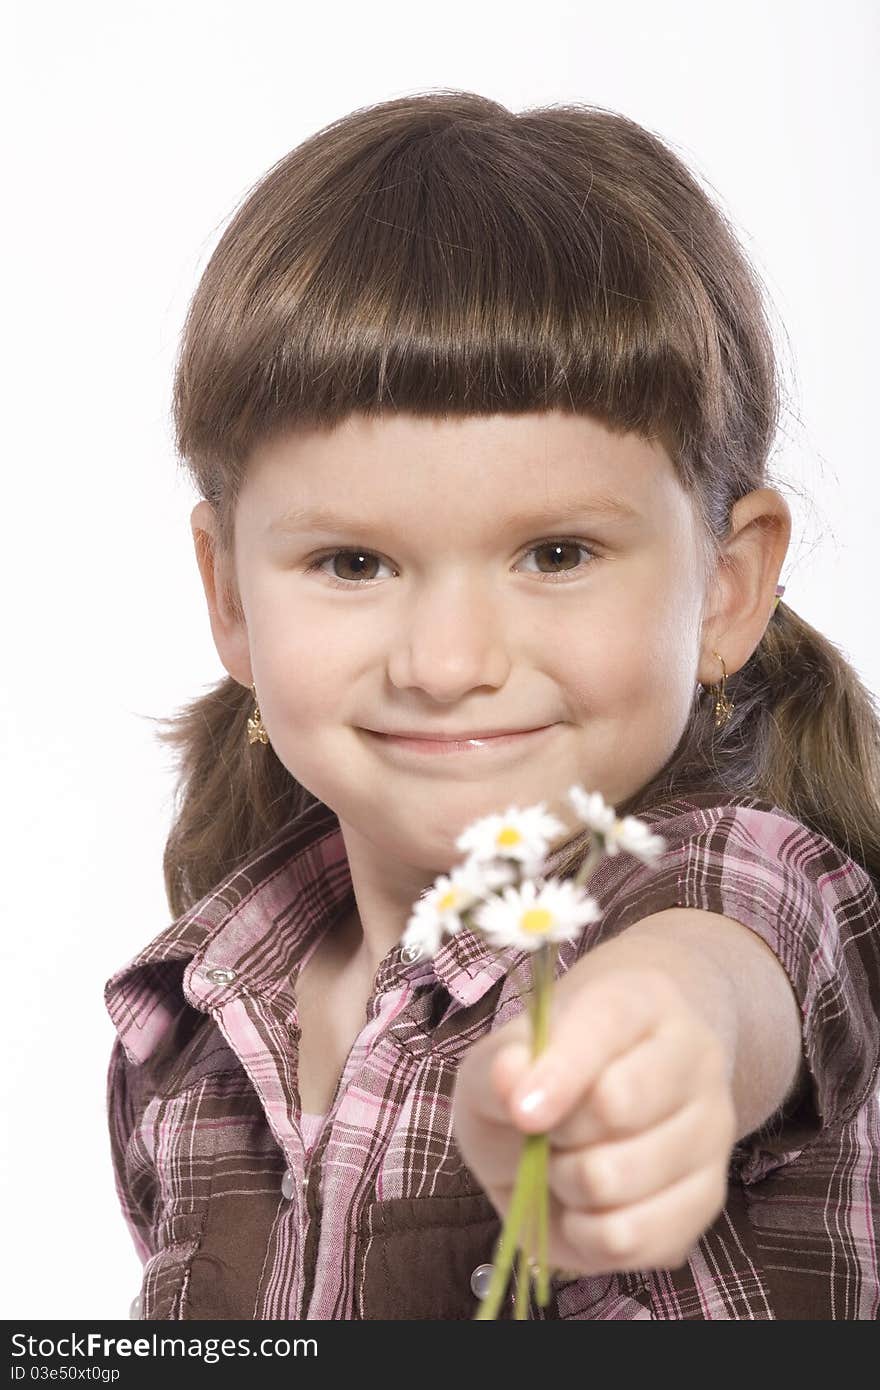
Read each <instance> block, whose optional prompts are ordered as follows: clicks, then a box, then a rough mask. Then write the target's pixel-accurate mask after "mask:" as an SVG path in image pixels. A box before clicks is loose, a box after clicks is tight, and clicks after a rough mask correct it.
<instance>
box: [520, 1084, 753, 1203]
mask: <svg viewBox="0 0 880 1390" xmlns="http://www.w3.org/2000/svg"><path fill="white" fill-rule="evenodd" d="M733 1131H734V1120H733V1117H732V1107H731V1106H730V1105H729V1104H728V1105H725V1104H724V1103H723V1097H720V1098H719V1103H718V1105H717V1107H716V1110H715V1111H714V1113H713V1112H711V1111H710V1112H707V1108H706V1105H705V1104H702V1103H699V1102H694V1103H693V1104H691V1105H687V1106H685V1107H684V1108H683V1109H681V1110H679V1111H677V1112H676V1113H675V1114H674V1115H673V1116H671V1117H670V1118H669V1119H666V1120H664V1121H663V1122H662V1123H661V1124H659V1125H655V1126H654V1127H653V1129H649V1130H647V1131H646V1132H645V1133H643V1134H639V1135H637V1136H636V1137H635V1138H631V1139H625V1140H623V1141H621V1142H619V1143H613V1144H594V1145H591V1146H590V1147H588V1148H586V1149H578V1150H573V1151H571V1152H565V1153H558V1152H557V1151H556V1150H555V1149H554V1148H553V1147H551V1149H550V1155H549V1160H548V1164H547V1181H548V1184H549V1187H550V1190H551V1191H552V1192H554V1193H555V1194H556V1196H557V1197H558V1198H559V1200H560V1201H561V1202H562V1204H563V1206H565V1207H569V1208H571V1209H574V1210H579V1211H607V1210H608V1209H610V1208H614V1207H621V1206H630V1205H632V1204H633V1203H634V1202H638V1201H642V1200H644V1199H645V1198H647V1197H651V1196H653V1195H654V1194H655V1193H658V1192H662V1191H663V1190H664V1188H667V1187H671V1186H673V1184H675V1183H676V1182H679V1181H681V1179H682V1178H684V1177H686V1176H687V1174H688V1173H691V1172H693V1170H694V1168H699V1167H701V1166H703V1165H704V1164H708V1163H709V1162H710V1161H711V1160H712V1159H713V1158H717V1157H718V1155H719V1153H720V1152H721V1150H722V1149H723V1148H725V1146H727V1147H729V1144H728V1142H727V1141H728V1138H729V1141H730V1144H732V1143H733V1138H734V1134H733Z"/></svg>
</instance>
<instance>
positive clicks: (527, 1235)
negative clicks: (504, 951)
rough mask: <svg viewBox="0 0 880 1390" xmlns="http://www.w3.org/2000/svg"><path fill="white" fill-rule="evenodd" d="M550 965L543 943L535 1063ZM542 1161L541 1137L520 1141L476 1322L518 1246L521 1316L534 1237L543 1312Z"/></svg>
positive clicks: (491, 1313) (492, 1302)
mask: <svg viewBox="0 0 880 1390" xmlns="http://www.w3.org/2000/svg"><path fill="white" fill-rule="evenodd" d="M554 959H555V952H554V951H553V949H552V943H550V942H544V943H543V945H541V946H540V947H539V948H538V950H537V951H536V952H535V955H534V957H533V970H532V983H533V988H532V994H531V997H530V999H529V1011H530V1013H531V1019H532V1057H533V1059H534V1058H537V1057H539V1056H540V1054H541V1053H542V1052H543V1051H544V1049H545V1047H546V1046H547V1039H548V1034H549V1029H550V999H551V991H552V986H553V966H554ZM548 1155H549V1140H548V1138H547V1135H546V1134H527V1135H526V1136H525V1142H524V1145H523V1154H522V1157H521V1159H520V1162H519V1168H518V1169H517V1176H516V1183H515V1186H514V1190H513V1196H512V1197H511V1202H510V1207H509V1208H508V1212H507V1217H506V1219H505V1221H504V1224H503V1226H502V1229H501V1235H500V1237H499V1240H498V1245H497V1247H496V1253H495V1260H494V1269H493V1272H492V1279H491V1281H490V1284H489V1288H488V1290H487V1292H486V1294H485V1296H484V1298H483V1300H482V1302H481V1303H480V1306H479V1308H478V1310H477V1312H476V1314H475V1317H476V1318H477V1319H479V1320H486V1319H492V1318H496V1317H497V1316H498V1310H499V1308H500V1306H501V1300H502V1298H503V1296H504V1291H505V1289H506V1288H507V1284H508V1280H509V1277H510V1271H511V1268H512V1266H513V1261H514V1259H515V1257H516V1253H517V1247H518V1246H519V1248H520V1259H519V1278H518V1281H517V1290H516V1302H515V1311H514V1316H515V1317H516V1318H524V1317H525V1316H526V1314H527V1307H528V1304H527V1300H528V1289H529V1280H530V1276H531V1265H530V1251H531V1246H532V1241H533V1239H535V1237H537V1243H538V1267H537V1276H536V1282H537V1298H538V1302H539V1304H540V1306H541V1307H544V1306H545V1305H546V1303H547V1302H548V1300H549V1297H550V1272H549V1267H548V1261H547V1227H548V1207H549V1194H548V1191H547V1161H548Z"/></svg>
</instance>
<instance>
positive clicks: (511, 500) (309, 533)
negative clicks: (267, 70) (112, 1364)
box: [106, 92, 880, 1319]
mask: <svg viewBox="0 0 880 1390" xmlns="http://www.w3.org/2000/svg"><path fill="white" fill-rule="evenodd" d="M777 382H778V378H777V372H776V367H775V363H774V357H773V351H772V347H771V336H770V332H769V329H768V324H767V318H766V314H765V309H764V306H763V303H762V296H761V292H760V288H759V285H758V283H757V281H756V278H755V276H754V273H753V271H752V270H751V268H750V267H749V265H748V264H747V262H746V259H745V257H744V255H743V252H742V251H741V249H740V248H739V247H738V245H737V244H736V241H735V239H734V237H733V235H732V233H731V230H730V228H729V226H728V225H727V224H726V223H725V221H724V219H723V218H722V216H721V215H720V213H719V211H718V210H717V208H716V207H715V206H714V205H713V204H712V203H711V202H710V200H709V199H708V198H707V196H706V194H705V193H704V192H703V191H702V189H701V188H700V187H699V185H698V183H697V181H696V180H695V178H694V177H693V176H692V175H691V174H690V173H689V172H688V171H687V170H686V169H685V168H684V167H683V166H682V164H681V162H680V161H679V160H678V159H677V158H676V157H675V155H674V154H673V153H671V151H670V150H669V149H668V148H667V147H666V146H665V145H664V144H663V143H662V142H661V141H660V140H659V139H658V138H656V137H655V136H654V135H652V134H651V133H649V132H648V131H646V130H644V129H642V128H641V127H640V126H638V125H636V124H635V123H634V122H632V121H630V120H627V119H625V118H624V117H622V116H620V115H617V114H614V113H612V112H608V111H605V110H601V109H597V108H591V107H586V106H577V105H575V106H569V107H553V108H550V109H544V110H533V111H527V112H524V113H522V114H512V113H511V112H509V111H508V110H506V109H505V108H504V107H503V106H501V105H499V104H498V103H497V102H494V101H491V100H487V99H484V98H482V97H480V96H476V95H471V94H468V93H459V92H440V93H430V94H426V95H419V96H415V97H406V98H402V99H399V100H394V101H390V102H387V103H384V104H381V105H378V106H374V107H372V108H368V109H364V110H359V111H356V112H354V113H353V114H352V115H350V116H348V117H347V118H345V119H342V120H340V121H338V122H336V123H334V124H332V125H331V126H329V127H328V128H326V129H324V130H321V131H319V132H318V133H317V134H316V135H314V136H312V137H311V138H309V139H307V140H306V141H305V142H304V143H303V144H302V145H300V146H299V147H298V148H296V149H295V150H293V151H292V152H291V153H290V154H289V155H288V156H287V157H286V158H284V159H282V160H281V161H280V162H279V163H278V164H277V165H276V166H275V167H274V168H272V169H271V170H270V171H269V172H268V174H267V175H266V176H265V177H264V178H263V179H262V180H261V181H260V182H259V183H258V184H257V186H256V187H255V188H254V189H253V190H252V192H251V193H250V195H249V196H248V197H247V199H246V200H245V201H244V203H243V205H242V206H241V207H240V208H239V209H238V211H237V213H236V215H235V216H234V218H233V219H232V221H231V223H230V225H229V227H228V228H227V230H226V231H225V233H224V235H223V236H222V238H221V240H220V242H219V244H218V246H217V248H216V250H215V251H214V253H213V256H212V257H211V260H210V262H209V264H208V266H207V268H206V270H205V272H204V274H203V276H202V279H201V282H200V284H199V286H198V288H197V290H196V293H195V296H194V299H193V301H192V304H191V307H190V311H189V314H188V317H187V321H186V325H185V331H184V335H183V342H182V347H181V352H180V357H179V362H178V366H177V372H176V378H175V384H174V413H175V424H176V432H177V444H178V448H179V452H180V454H181V456H182V458H183V459H184V460H185V462H186V464H187V466H188V467H189V469H190V471H191V474H192V477H193V479H194V481H195V483H196V485H197V487H198V489H199V493H200V498H201V500H200V501H199V502H198V504H197V506H196V507H195V508H194V510H193V513H192V531H193V538H194V544H195V551H196V558H197V562H198V566H199V572H200V576H201V580H202V583H203V585H204V589H205V594H206V598H207V604H208V609H209V616H210V622H211V627H212V632H213V636H214V640H215V643H216V646H217V650H218V653H219V655H220V657H221V660H222V662H223V665H224V667H225V669H226V671H227V673H228V676H227V678H226V679H224V680H222V681H221V682H219V683H218V684H217V686H216V687H215V688H214V689H213V690H211V691H210V692H209V693H208V694H207V695H205V696H202V697H199V698H198V699H196V700H195V701H194V702H192V703H191V704H190V705H189V707H188V708H187V709H185V710H184V711H183V713H182V714H181V715H180V717H179V718H178V719H177V720H176V721H174V722H173V723H172V725H171V727H170V729H169V730H168V731H166V732H165V734H164V735H163V737H165V738H167V739H170V740H171V741H172V742H173V744H174V745H175V746H176V747H177V748H178V749H179V752H180V755H181V800H180V804H179V807H178V810H177V817H176V821H175V824H174V826H173V828H172V832H171V835H170V837H169V840H168V844H167V848H166V852H165V860H164V868H165V878H166V885H167V892H168V899H169V903H170V906H171V910H172V913H173V914H174V916H175V919H176V920H175V921H174V922H173V923H172V925H171V926H170V927H168V928H167V929H166V930H165V931H163V932H162V933H161V934H160V935H159V936H158V937H157V938H156V939H155V940H154V941H152V942H151V943H150V944H149V945H147V946H146V947H145V948H144V950H142V951H141V952H140V953H139V955H137V956H136V957H135V958H134V960H132V961H131V962H129V963H128V964H127V965H126V966H124V967H123V968H122V969H121V970H120V971H118V972H117V973H116V974H115V975H114V976H113V978H112V979H111V980H109V981H108V983H107V986H106V1001H107V1006H108V1009H109V1012H110V1015H111V1017H112V1019H113V1022H114V1024H115V1025H116V1028H117V1030H118V1039H116V1040H115V1041H114V1046H113V1051H112V1057H111V1062H110V1070H109V1078H108V1103H109V1117H110V1134H111V1141H112V1153H113V1160H114V1165H115V1172H116V1180H117V1186H118V1192H119V1198H120V1201H121V1204H122V1209H123V1212H124V1214H125V1217H126V1219H127V1221H128V1223H129V1225H130V1228H131V1231H132V1235H133V1238H134V1241H135V1244H136V1247H137V1249H138V1252H139V1254H140V1256H141V1259H142V1261H143V1263H144V1270H143V1282H142V1287H141V1291H140V1293H139V1294H138V1295H137V1296H136V1298H135V1299H134V1302H133V1305H132V1313H133V1315H134V1316H141V1317H145V1318H159V1319H199V1318H216V1319H219V1318H239V1319H265V1318H272V1319H274V1318H279V1319H302V1318H305V1319H312V1318H324V1319H373V1318H393V1319H403V1318H441V1319H456V1318H457V1319H464V1318H471V1317H472V1316H473V1314H474V1312H475V1311H476V1308H477V1304H478V1300H479V1297H480V1296H481V1294H482V1293H483V1292H484V1291H485V1289H486V1286H487V1283H488V1278H489V1275H490V1274H491V1261H492V1256H493V1250H494V1246H495V1241H496V1239H497V1237H498V1233H499V1230H500V1225H501V1217H502V1216H503V1214H504V1212H505V1211H506V1209H507V1205H508V1203H509V1199H510V1192H511V1187H512V1184H513V1176H514V1172H515V1168H516V1163H517V1160H518V1157H519V1154H520V1151H521V1147H522V1141H523V1135H524V1134H525V1133H526V1132H527V1131H528V1130H529V1129H530V1128H532V1129H543V1128H546V1129H548V1131H549V1132H550V1135H551V1146H552V1147H551V1162H550V1177H549V1181H550V1190H551V1231H550V1251H549V1254H550V1262H551V1264H552V1265H553V1266H554V1268H555V1271H556V1273H555V1277H554V1280H553V1283H552V1297H551V1300H550V1303H549V1305H548V1306H547V1307H545V1308H540V1307H538V1306H537V1305H536V1303H535V1302H534V1301H533V1302H532V1305H531V1316H533V1317H541V1318H563V1319H564V1318H652V1317H653V1318H876V1317H877V1316H878V1312H880V1286H878V1275H877V1268H878V1250H877V1244H878V1240H877V1221H876V1216H877V1200H878V1199H877V1192H878V1187H877V1177H878V1151H880V1132H878V1114H877V1104H876V1099H875V1093H876V1088H877V1083H878V1074H880V1063H878V1051H880V1025H878V1021H877V1020H878V1005H880V947H878V941H880V900H878V896H877V886H878V879H880V818H878V807H880V767H878V746H880V740H878V717H877V711H876V709H875V708H874V706H873V704H872V700H871V697H870V695H869V694H868V692H867V691H866V690H865V688H864V687H863V686H862V684H861V683H860V682H859V679H858V677H857V675H856V673H855V671H854V670H853V668H852V667H851V666H850V665H849V664H848V663H847V662H846V660H845V659H844V658H843V656H842V655H841V653H840V652H839V651H838V649H837V648H836V647H835V646H834V645H833V644H832V643H831V642H830V641H828V640H826V639H825V638H824V637H823V636H822V635H821V634H820V633H819V632H817V631H816V630H815V629H814V628H812V627H811V626H810V625H809V624H808V623H807V622H805V621H804V620H803V619H801V618H800V617H798V616H797V615H796V614H795V613H794V612H793V611H792V610H791V609H790V608H789V607H788V606H787V605H785V604H779V605H778V606H777V587H776V586H777V581H778V579H779V573H780V569H781V566H782V563H783V560H784V557H785V554H786V551H787V547H788V543H789V539H790V531H791V518H790V513H789V510H788V507H787V505H786V503H785V501H784V500H783V498H782V497H781V494H780V493H779V492H778V491H776V490H775V489H773V488H771V487H769V486H767V458H768V454H769V451H770V448H771V445H772V443H773V440H774V435H775V431H776V428H777V408H778V400H777V390H778V385H777ZM502 735H504V736H503V737H502ZM574 781H577V782H580V783H582V784H583V785H584V786H585V787H586V788H588V789H589V790H591V791H594V790H597V791H601V793H602V794H603V796H604V797H605V799H606V800H607V801H608V802H609V803H611V804H612V805H613V806H614V807H615V809H616V811H617V814H618V816H620V817H622V816H624V815H628V814H631V815H638V816H640V817H641V818H642V819H643V820H645V822H646V823H647V824H649V825H650V826H651V828H652V829H653V830H655V831H657V832H658V833H660V834H661V835H662V837H663V838H664V840H665V842H666V850H665V853H664V854H663V856H662V857H661V859H660V861H659V863H658V864H656V865H651V866H650V867H646V866H644V865H642V864H641V863H640V862H639V861H638V860H636V859H633V858H632V857H628V856H626V855H618V856H614V857H611V858H607V859H605V860H604V861H603V862H602V864H601V865H600V867H599V869H598V871H597V872H596V873H595V874H594V875H593V877H592V878H591V879H590V881H589V889H590V891H591V893H593V894H594V895H595V896H596V897H597V899H598V900H599V904H600V908H601V911H602V917H601V920H600V921H599V922H598V923H597V924H596V925H595V926H593V927H589V928H587V929H585V930H584V932H583V933H582V935H581V936H580V937H579V938H578V940H577V941H576V942H575V943H571V944H566V945H563V946H562V947H561V948H560V950H559V952H558V957H557V964H556V975H557V981H558V983H557V986H556V991H555V996H554V1005H553V1009H554V1013H553V1017H552V1020H551V1032H550V1047H549V1049H548V1052H547V1054H546V1056H545V1057H544V1058H542V1059H541V1065H536V1066H535V1067H534V1068H532V1067H531V1066H530V1064H529V1058H528V1054H527V1052H526V1050H525V1048H524V1046H523V1044H524V1042H525V1040H526V1037H527V1029H526V1022H525V1020H526V1015H525V1012H524V1010H525V1001H524V998H523V993H522V983H523V977H522V972H521V971H519V970H518V967H519V966H521V965H522V964H523V963H524V956H523V954H522V953H517V952H515V951H508V952H502V953H500V954H496V953H494V952H490V951H489V950H488V949H487V947H486V946H485V944H484V943H483V941H482V940H481V939H480V938H479V937H478V935H477V934H476V933H472V932H469V931H466V930H465V931H462V932H461V933H459V934H458V935H457V936H456V937H454V938H452V939H450V940H448V941H447V942H446V943H445V944H444V946H443V948H442V949H441V950H440V951H439V953H438V954H437V955H436V957H434V958H433V959H432V960H422V959H418V958H416V959H413V958H412V952H411V951H409V950H407V949H404V947H403V945H402V943H401V936H402V935H403V932H404V928H405V926H406V923H407V919H408V916H409V914H410V913H411V911H412V908H413V904H414V902H415V900H416V899H417V898H418V896H419V894H420V893H421V892H422V891H423V890H424V889H425V888H426V887H427V886H429V885H430V884H431V883H432V882H433V880H434V878H435V877H436V876H437V875H438V874H439V873H441V872H446V871H448V870H449V868H450V866H451V865H452V864H453V863H455V862H458V861H459V860H460V858H461V855H460V852H459V851H457V849H456V847H455V839H456V837H457V836H458V834H460V832H461V831H462V830H463V829H464V827H465V825H467V824H468V823H469V822H470V821H472V820H474V819H475V818H477V817H478V816H482V815H488V814H491V813H492V812H495V811H499V810H503V808H505V807H507V806H509V805H510V804H511V803H516V804H518V805H521V806H525V805H530V804H534V803H535V802H537V801H539V800H545V801H546V802H547V803H548V805H550V806H551V808H552V809H553V810H554V811H555V812H556V814H560V813H561V806H562V798H563V796H564V793H565V791H566V789H567V788H568V787H569V785H570V784H571V783H572V782H574ZM588 844H589V834H588V833H587V832H585V831H584V830H583V827H581V829H580V830H578V829H577V828H575V827H572V833H571V835H570V837H569V838H568V840H567V842H566V843H565V844H564V845H563V846H562V848H561V849H557V850H556V852H555V854H554V856H553V857H552V858H551V860H550V861H549V863H548V865H547V867H546V869H545V872H547V873H556V874H557V875H559V876H567V875H569V874H571V875H573V874H574V873H575V872H576V870H577V868H578V866H579V865H580V863H581V862H582V860H583V856H584V854H585V853H586V851H587V848H588ZM533 1082H534V1083H536V1085H532V1084H531V1083H533ZM537 1083H540V1084H537ZM536 1087H537V1091H538V1101H537V1102H536V1104H533V1105H532V1107H531V1109H530V1108H529V1107H528V1106H526V1108H522V1106H521V1105H520V1104H519V1101H520V1100H521V1099H522V1092H524V1091H527V1090H531V1091H533V1092H534V1090H535V1089H536ZM513 1300H514V1289H513V1288H511V1290H510V1292H509V1296H508V1299H507V1302H506V1304H505V1308H504V1315H505V1316H506V1317H510V1316H511V1315H512V1311H513Z"/></svg>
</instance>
